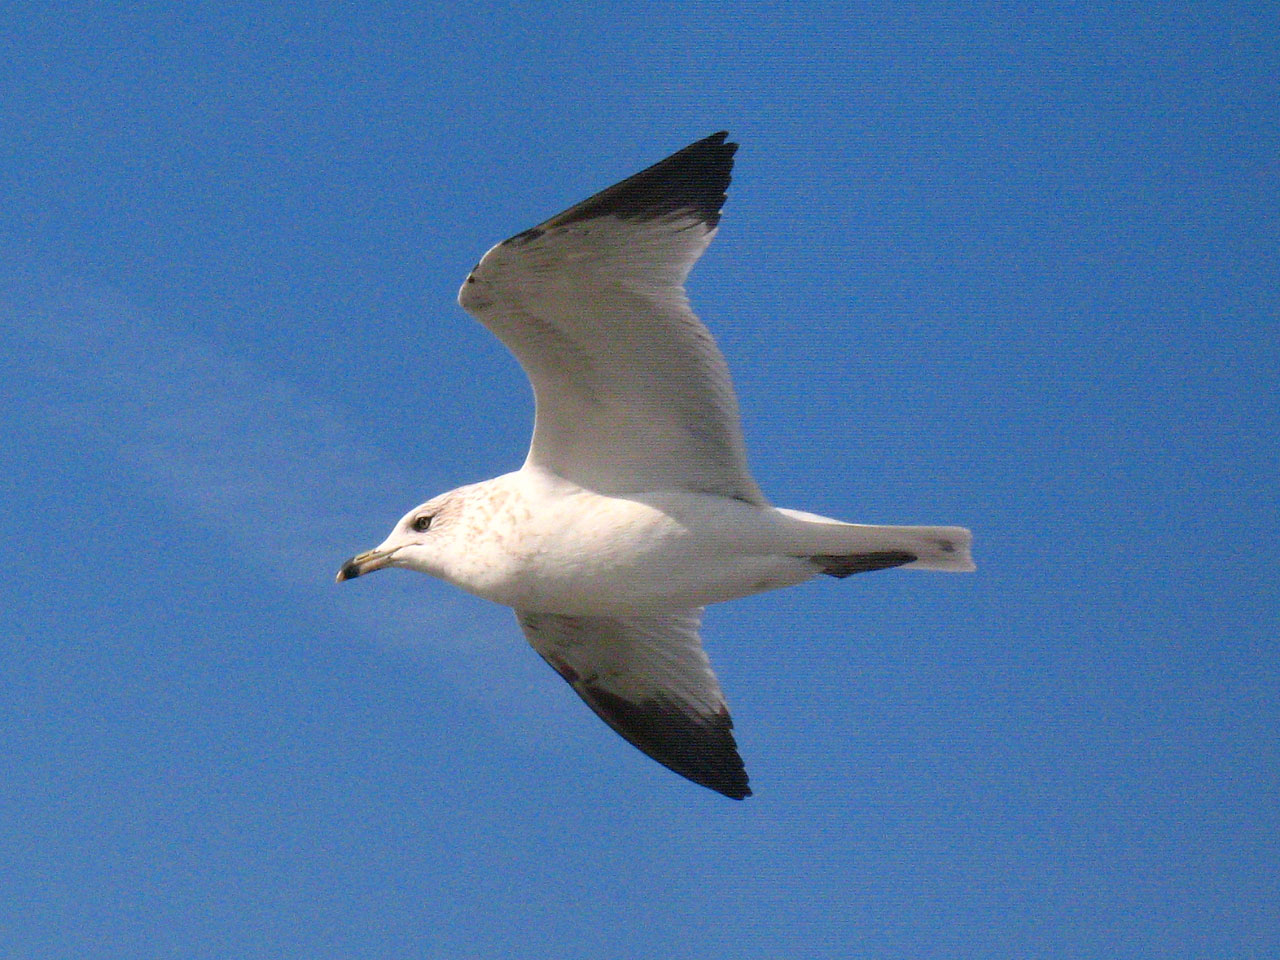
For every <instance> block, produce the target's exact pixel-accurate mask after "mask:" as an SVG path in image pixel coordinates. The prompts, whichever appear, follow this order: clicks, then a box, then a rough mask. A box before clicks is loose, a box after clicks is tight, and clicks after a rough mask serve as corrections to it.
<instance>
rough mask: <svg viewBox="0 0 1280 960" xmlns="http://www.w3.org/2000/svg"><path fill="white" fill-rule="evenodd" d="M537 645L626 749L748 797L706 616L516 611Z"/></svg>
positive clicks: (694, 612)
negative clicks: (705, 631) (703, 633)
mask: <svg viewBox="0 0 1280 960" xmlns="http://www.w3.org/2000/svg"><path fill="white" fill-rule="evenodd" d="M517 617H518V618H519V620H520V627H521V629H523V630H524V633H525V636H526V637H527V638H528V639H529V643H530V644H532V646H533V648H534V649H535V650H537V651H538V653H540V654H541V655H542V657H543V659H545V660H546V661H547V662H548V663H549V664H551V666H552V667H553V668H554V669H555V670H556V672H557V673H559V674H560V676H562V677H563V678H564V679H565V680H567V681H568V683H569V685H570V686H571V687H573V689H574V690H575V691H576V692H577V694H578V696H580V697H582V699H583V700H584V701H585V702H586V704H587V705H588V706H589V707H591V709H592V710H594V711H595V712H596V714H597V715H598V716H599V717H600V718H601V719H602V720H604V722H605V723H607V724H609V726H610V727H612V728H613V729H614V730H615V731H616V732H617V733H618V734H620V735H621V736H622V737H623V738H624V739H625V740H627V742H628V743H631V744H632V745H633V746H635V747H638V748H639V749H640V750H641V751H643V752H644V753H646V754H648V755H649V756H650V757H652V758H653V759H654V760H657V761H658V762H659V763H661V764H663V765H664V766H666V767H668V768H670V769H671V770H674V771H675V772H676V773H678V774H680V775H681V776H682V777H686V778H688V779H689V780H692V781H693V782H694V783H698V784H701V785H702V786H704V787H708V788H710V789H712V790H715V791H717V792H719V793H722V794H724V795H725V796H727V797H732V798H733V799H735V800H741V799H742V798H744V797H746V796H749V795H750V793H751V789H750V787H749V786H748V785H747V774H746V770H745V769H744V767H743V764H742V758H741V756H739V755H738V747H737V744H736V743H735V741H734V739H733V720H732V719H731V718H730V716H729V708H728V706H727V705H726V704H725V701H724V694H723V693H721V691H720V684H719V683H718V682H717V681H716V677H715V674H714V673H713V672H712V670H711V663H710V661H708V660H707V655H706V653H705V652H704V651H703V649H702V643H701V641H700V640H699V639H698V624H699V620H700V618H701V611H700V610H691V611H685V612H681V613H676V614H669V615H665V616H654V617H570V616H564V615H561V614H547V613H529V612H517Z"/></svg>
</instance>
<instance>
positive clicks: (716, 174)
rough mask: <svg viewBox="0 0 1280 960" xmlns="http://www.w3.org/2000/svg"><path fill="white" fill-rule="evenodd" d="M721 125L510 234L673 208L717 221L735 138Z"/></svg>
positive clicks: (661, 213) (644, 216)
mask: <svg viewBox="0 0 1280 960" xmlns="http://www.w3.org/2000/svg"><path fill="white" fill-rule="evenodd" d="M728 136H729V133H728V131H726V130H721V131H718V132H717V133H713V134H711V136H709V137H704V138H703V139H701V140H698V141H697V142H695V143H691V144H689V146H687V147H685V148H684V149H683V150H678V151H676V152H675V153H673V154H672V155H671V156H669V157H667V158H666V159H665V160H659V161H658V162H657V163H655V164H654V165H653V166H651V167H648V168H646V169H644V170H641V171H640V172H639V173H637V174H635V176H632V177H628V178H627V179H626V180H623V181H622V182H621V183H617V184H615V185H614V186H612V187H609V188H608V189H607V190H602V191H601V192H600V193H597V194H596V195H595V196H593V197H590V198H589V199H587V200H584V201H583V202H582V203H579V204H577V205H576V206H573V207H570V208H569V209H568V210H566V211H565V212H564V213H561V214H559V215H558V216H555V217H552V218H551V219H550V220H548V221H546V223H542V224H539V225H538V226H537V227H535V228H534V229H533V230H527V231H525V233H524V234H520V235H518V237H513V238H512V239H518V238H520V237H524V236H526V235H534V236H537V235H540V234H541V233H543V232H545V231H547V230H551V229H554V228H555V227H563V226H566V225H568V224H571V223H580V222H582V221H584V220H593V219H595V218H596V217H607V216H612V217H618V218H619V219H622V220H654V219H656V218H658V217H665V216H671V215H674V214H685V215H689V214H692V216H693V219H695V220H696V221H697V222H699V223H703V224H706V225H707V226H708V227H715V226H716V224H718V223H719V222H720V208H721V207H723V206H724V202H725V191H726V190H728V189H729V182H730V179H731V176H730V175H731V173H732V171H733V155H734V153H735V152H736V151H737V149H738V145H737V144H736V143H730V142H728V140H727V137H728Z"/></svg>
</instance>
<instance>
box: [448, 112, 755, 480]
mask: <svg viewBox="0 0 1280 960" xmlns="http://www.w3.org/2000/svg"><path fill="white" fill-rule="evenodd" d="M736 149H737V145H736V144H732V143H726V142H725V134H723V133H719V134H715V135H714V136H712V137H708V138H706V139H705V140H701V141H699V142H697V143H695V144H692V145H690V146H689V147H686V148H685V149H684V150H681V151H680V152H679V153H676V154H674V155H673V156H671V157H668V158H667V159H666V160H664V161H662V162H661V163H658V164H655V165H654V166H652V167H650V168H649V169H647V170H644V171H642V172H641V173H639V174H636V175H635V176H634V177H631V178H629V179H628V180H625V181H623V182H622V183H620V184H617V185H615V186H613V187H610V188H609V189H607V190H604V191H602V192H601V193H599V194H596V195H595V196H594V197H591V198H590V199H588V200H585V201H583V202H582V203H580V204H577V205H576V206H574V207H571V208H569V209H568V210H566V211H565V212H564V213H561V214H559V215H557V216H555V217H552V218H551V219H550V220H547V221H546V222H545V223H543V224H541V225H539V226H537V227H534V228H533V229H531V230H526V231H524V232H523V233H520V234H517V235H516V236H514V237H512V238H511V239H509V240H506V241H504V242H502V243H500V244H498V245H497V246H496V247H494V248H493V249H492V250H490V251H489V252H488V253H487V254H485V256H484V258H483V259H482V260H481V261H480V263H479V264H478V265H477V266H476V268H475V269H474V270H473V271H472V273H471V275H470V276H468V277H467V280H466V282H465V283H464V284H463V286H462V290H461V291H460V293H459V296H458V300H459V302H460V303H461V304H462V306H463V307H464V308H465V309H466V310H468V311H469V312H470V313H471V314H472V315H473V316H475V317H476V318H477V319H478V320H479V321H480V322H481V323H483V324H484V325H485V326H486V327H488V328H489V330H491V331H492V332H493V333H494V335H496V336H497V337H498V338H499V339H500V340H501V341H502V342H503V343H504V344H505V345H506V346H507V348H508V349H510V350H511V352H512V353H513V354H515V356H516V358H517V359H518V360H519V361H520V364H521V366H522V367H524V370H525V372H526V373H527V374H528V376H529V379H530V381H531V382H532V384H533V390H534V396H535V401H536V406H537V416H536V420H535V424H534V432H533V441H532V443H531V445H530V449H529V456H528V461H527V463H528V465H529V466H532V467H536V468H540V469H543V470H546V471H548V472H551V473H554V474H556V475H558V476H561V477H564V478H565V479H568V480H571V481H573V482H575V483H577V484H579V485H581V486H583V487H586V488H588V489H592V490H596V491H597V492H600V493H604V494H612V495H619V494H629V493H639V492H644V491H646V490H653V489H687V490H694V491H700V492H707V493H715V494H719V495H722V496H728V497H734V498H737V499H740V500H744V501H747V502H751V503H758V504H763V503H764V497H763V495H762V494H761V492H760V488H759V487H758V486H757V485H756V483H755V481H754V480H753V479H752V477H751V474H750V471H749V469H748V467H747V458H746V448H745V445H744V443H743V439H742V428H741V424H740V422H739V414H738V402H737V398H736V396H735V395H734V392H733V385H732V383H731V381H730V379H729V370H728V366H727V364H726V363H725V360H724V357H723V355H722V354H721V353H720V350H719V348H718V347H717V346H716V344H715V341H714V340H713V339H712V337H711V334H710V333H709V332H708V331H707V329H706V327H705V326H703V325H702V323H701V322H700V321H699V320H698V318H697V317H696V316H695V315H694V313H693V311H692V309H690V307H689V303H688V300H687V298H686V296H685V293H684V289H683V284H684V280H685V277H686V276H687V275H688V273H689V270H690V269H691V268H692V267H693V264H694V263H695V262H696V261H697V259H698V258H699V257H700V256H701V255H702V252H703V251H704V250H705V249H706V247H707V245H708V244H709V243H710V242H711V238H712V237H713V236H714V235H715V230H716V224H717V223H718V222H719V218H720V206H721V205H722V204H723V202H724V191H725V189H726V188H727V187H728V184H729V175H730V170H731V169H732V166H733V153H734V151H735V150H736Z"/></svg>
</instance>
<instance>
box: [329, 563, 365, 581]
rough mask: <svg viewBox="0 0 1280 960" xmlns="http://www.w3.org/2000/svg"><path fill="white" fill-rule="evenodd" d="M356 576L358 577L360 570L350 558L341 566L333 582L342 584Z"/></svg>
mask: <svg viewBox="0 0 1280 960" xmlns="http://www.w3.org/2000/svg"><path fill="white" fill-rule="evenodd" d="M358 576H360V568H359V567H358V566H357V565H356V563H355V558H352V559H351V560H348V561H347V562H346V563H344V564H343V565H342V569H340V570H339V571H338V575H337V576H336V577H335V578H334V582H335V583H342V582H343V581H346V580H354V579H355V578H356V577H358Z"/></svg>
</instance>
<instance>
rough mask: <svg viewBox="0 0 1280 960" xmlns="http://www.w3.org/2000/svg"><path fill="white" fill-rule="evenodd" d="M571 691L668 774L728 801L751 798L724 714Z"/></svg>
mask: <svg viewBox="0 0 1280 960" xmlns="http://www.w3.org/2000/svg"><path fill="white" fill-rule="evenodd" d="M573 687H574V689H575V690H577V691H578V694H579V696H581V697H582V699H583V700H585V701H586V702H587V703H588V705H590V706H591V708H592V709H594V710H595V711H596V713H597V714H599V716H600V717H601V718H602V719H603V720H604V721H605V722H606V723H608V724H609V726H611V727H613V729H614V730H615V731H616V732H617V733H619V734H621V735H622V737H623V739H625V740H626V741H627V742H629V743H630V744H631V745H632V746H634V747H637V748H639V749H640V750H641V751H642V752H643V753H646V754H648V755H649V756H650V757H652V758H653V759H654V760H657V761H658V762H659V763H660V764H662V765H663V766H664V767H666V768H667V769H669V770H673V771H675V772H676V773H678V774H680V776H682V777H684V778H685V779H687V780H692V781H693V782H694V783H696V784H698V785H699V786H703V787H706V788H707V789H709V790H714V791H715V792H716V793H720V794H723V795H724V796H726V797H729V798H730V799H731V800H744V799H746V798H747V797H749V796H751V787H750V785H749V784H748V780H747V770H746V767H745V765H744V764H743V762H742V757H741V755H739V753H738V744H737V742H736V741H735V740H734V738H733V720H732V719H731V718H730V716H729V711H728V710H727V709H724V708H721V709H720V710H719V711H718V712H717V713H713V714H709V715H698V714H694V713H692V712H691V711H690V710H689V709H688V707H687V706H685V705H683V704H680V703H677V702H675V701H672V700H668V699H667V698H666V697H662V696H658V697H651V698H647V699H645V700H642V701H640V702H631V701H629V700H625V699H623V698H622V697H619V696H618V695H617V694H615V693H612V692H610V691H608V690H605V689H603V688H601V687H595V686H592V685H590V684H586V683H574V684H573Z"/></svg>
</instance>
